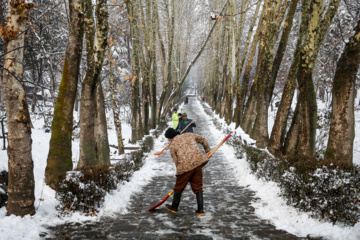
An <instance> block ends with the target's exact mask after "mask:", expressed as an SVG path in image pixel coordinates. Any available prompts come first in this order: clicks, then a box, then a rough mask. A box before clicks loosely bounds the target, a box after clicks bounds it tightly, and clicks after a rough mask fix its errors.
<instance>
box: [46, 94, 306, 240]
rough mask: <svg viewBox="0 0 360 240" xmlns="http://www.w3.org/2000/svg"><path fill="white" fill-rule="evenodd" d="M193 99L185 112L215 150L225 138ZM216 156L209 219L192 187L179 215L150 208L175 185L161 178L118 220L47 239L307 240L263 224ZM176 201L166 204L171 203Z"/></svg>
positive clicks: (210, 174)
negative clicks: (200, 212) (214, 130)
mask: <svg viewBox="0 0 360 240" xmlns="http://www.w3.org/2000/svg"><path fill="white" fill-rule="evenodd" d="M195 101H197V100H196V99H195V98H192V97H191V98H189V104H188V105H185V106H184V107H183V109H184V111H185V112H187V113H188V117H189V118H191V119H193V120H194V121H195V122H196V124H197V127H196V128H195V131H196V133H197V134H200V135H203V136H205V137H206V138H207V140H208V141H209V144H210V146H211V148H213V147H215V146H216V145H217V144H218V143H219V142H220V141H221V140H222V138H223V137H224V136H218V137H216V136H213V134H212V133H211V129H210V128H209V126H208V124H207V123H206V119H205V118H204V116H203V115H200V114H201V112H202V111H199V109H198V107H199V104H194V103H195ZM223 158H224V155H223V153H222V152H221V151H218V152H217V153H216V154H214V156H213V157H212V158H211V162H210V164H208V166H207V167H206V168H205V169H204V211H205V216H198V215H196V214H194V211H195V209H196V197H195V195H194V194H193V193H192V191H191V189H190V186H189V185H188V186H187V187H186V189H185V191H184V193H183V196H182V199H181V203H180V206H179V212H178V214H176V215H175V214H172V213H170V212H169V211H168V210H166V209H165V206H164V205H165V204H163V205H162V206H160V207H159V208H158V210H157V211H154V212H149V211H148V210H147V209H148V208H149V207H151V206H152V205H154V204H155V203H156V202H158V201H160V200H161V198H162V197H164V196H165V195H166V194H167V193H168V192H169V191H170V190H171V189H172V188H173V186H174V182H175V176H170V175H166V176H158V177H155V178H153V179H152V181H151V182H150V183H149V184H148V185H146V186H145V187H144V189H143V191H142V192H141V193H140V194H137V195H135V196H133V197H132V201H131V204H130V205H129V206H128V213H126V214H118V215H117V216H116V217H115V218H113V217H104V218H102V221H101V222H96V223H94V222H91V223H69V224H65V225H61V226H57V227H54V228H51V230H52V232H51V233H50V234H48V235H47V236H44V238H45V239H305V238H298V237H296V236H294V235H292V234H289V233H287V232H285V231H282V230H277V229H276V228H275V227H274V226H273V225H272V224H271V223H269V222H268V221H267V220H263V219H259V218H258V217H257V216H256V215H255V213H254V208H253V207H252V206H251V201H253V200H254V197H253V196H254V193H253V192H252V191H250V190H248V189H247V188H244V187H241V186H238V184H237V183H236V180H235V177H234V176H233V175H232V174H231V173H230V172H231V171H229V170H231V166H229V165H226V163H224V162H223V161H222V160H223ZM158 161H159V162H166V163H168V164H173V162H172V159H171V157H170V154H169V152H168V151H165V152H164V154H162V155H161V156H159V157H158ZM171 201H172V197H170V198H169V200H168V202H169V203H171Z"/></svg>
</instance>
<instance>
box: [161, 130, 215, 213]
mask: <svg viewBox="0 0 360 240" xmlns="http://www.w3.org/2000/svg"><path fill="white" fill-rule="evenodd" d="M165 137H166V138H168V139H169V141H171V144H170V154H171V157H172V158H173V160H174V162H175V165H176V183H175V188H174V198H173V202H172V204H171V205H170V204H166V208H167V209H168V210H170V211H171V212H173V213H177V212H178V206H179V204H180V198H181V194H182V192H183V191H184V189H185V187H186V185H187V183H188V182H190V185H191V189H192V191H193V193H194V194H196V200H197V205H198V209H197V210H196V211H195V213H196V214H198V215H204V209H203V205H204V200H203V177H202V168H203V166H204V165H205V164H206V163H207V162H208V161H209V157H211V153H210V147H209V144H208V142H207V141H206V139H205V138H204V137H202V136H199V135H197V134H195V133H186V134H182V135H179V133H178V132H177V131H176V130H175V129H173V128H169V129H168V130H166V132H165ZM197 143H201V144H202V145H203V147H204V149H205V152H206V156H205V155H204V154H203V152H202V151H201V150H200V148H199V147H198V145H197Z"/></svg>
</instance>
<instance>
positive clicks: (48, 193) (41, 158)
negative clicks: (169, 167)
mask: <svg viewBox="0 0 360 240" xmlns="http://www.w3.org/2000/svg"><path fill="white" fill-rule="evenodd" d="M109 115H110V114H109ZM32 121H33V125H34V129H32V140H33V144H32V156H33V161H34V177H35V207H36V214H35V215H34V216H25V217H24V218H21V217H17V216H14V215H11V216H6V208H5V207H3V208H0V236H1V237H0V239H40V234H41V233H42V232H46V231H47V229H46V226H52V225H57V224H61V223H65V222H81V221H97V220H99V219H100V217H101V216H104V215H112V214H113V213H115V212H121V211H125V208H126V206H127V204H128V202H129V200H130V196H131V195H132V194H134V193H136V192H137V191H139V190H140V189H141V186H143V185H145V184H146V183H147V181H148V180H149V179H151V178H152V177H153V175H154V174H155V171H151V169H152V167H153V163H152V161H153V159H152V157H151V155H153V154H151V153H150V154H149V156H150V157H148V158H147V161H146V162H145V164H144V165H143V167H142V169H141V171H138V172H135V173H134V174H133V176H132V178H131V181H130V182H125V183H124V184H123V185H121V186H119V187H118V189H117V190H116V191H113V192H111V193H110V194H108V195H107V196H106V197H105V202H104V207H103V208H102V209H100V212H99V214H98V216H97V217H90V216H84V214H81V213H74V214H72V215H71V216H66V217H60V216H58V212H57V211H56V209H55V206H56V205H58V204H59V202H58V201H57V200H56V199H55V191H54V190H53V189H51V188H50V187H48V186H47V185H46V184H45V178H44V174H45V168H46V159H47V155H48V151H49V141H50V137H51V134H50V133H45V131H44V129H43V125H44V120H43V119H38V120H37V119H36V118H35V117H33V118H32ZM108 122H109V125H110V126H111V129H108V134H109V143H110V144H114V145H117V138H116V133H115V129H114V127H113V125H112V117H111V115H110V116H109V118H108ZM122 134H123V138H124V143H125V145H126V146H129V139H130V138H131V126H130V125H129V124H126V123H122ZM161 139H162V138H161V137H160V138H159V140H158V141H157V142H156V143H155V149H160V148H162V147H163V145H162V143H161ZM137 145H138V144H135V145H132V146H137ZM115 150H116V149H114V148H111V152H112V153H114V151H115ZM72 156H73V161H74V162H77V159H78V156H79V139H75V140H74V141H73V144H72ZM111 157H112V158H116V155H112V156H111ZM7 162H8V157H7V153H6V150H5V151H4V150H0V171H1V170H7V169H8V165H7ZM170 172H171V171H170ZM115 203H116V204H115Z"/></svg>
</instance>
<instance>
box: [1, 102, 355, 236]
mask: <svg viewBox="0 0 360 240" xmlns="http://www.w3.org/2000/svg"><path fill="white" fill-rule="evenodd" d="M194 104H196V105H195V106H194V107H198V108H199V111H203V108H202V107H201V105H200V103H199V102H198V101H196V102H195V103H194ZM180 108H181V106H180ZM202 116H204V118H206V120H207V121H209V124H212V121H211V119H210V117H209V116H208V115H206V114H205V112H204V114H202ZM269 117H271V116H269ZM110 119H111V118H110ZM218 121H220V122H223V120H221V119H219V120H218ZM356 121H357V123H356V124H357V126H359V124H360V114H359V111H358V112H357V115H356ZM33 124H34V126H35V128H34V129H33V131H32V139H33V150H32V153H33V160H34V173H35V197H36V202H35V207H36V209H37V210H36V214H35V215H34V216H26V217H24V218H21V217H16V216H13V215H12V216H6V209H5V208H4V207H3V208H1V209H0V236H1V239H39V238H40V237H39V234H40V233H41V232H45V231H47V230H46V228H45V227H46V226H49V225H56V224H61V223H65V222H79V221H97V220H99V219H100V217H102V216H109V215H113V214H114V213H126V206H127V205H128V204H129V201H130V198H131V196H132V195H133V194H136V193H137V192H140V191H141V189H142V187H143V186H145V185H146V184H147V183H148V182H149V181H150V180H151V179H152V178H153V177H154V176H156V175H158V174H160V173H159V169H161V168H162V169H163V170H164V169H166V171H161V174H164V173H166V174H171V175H174V168H172V166H168V165H164V166H159V162H157V161H156V157H154V155H153V153H154V152H156V151H158V150H159V149H162V148H163V146H164V142H165V139H164V137H163V136H160V137H159V138H158V139H157V140H156V141H155V145H154V151H152V152H150V153H149V154H148V157H147V159H146V161H145V163H144V165H143V166H142V168H141V169H140V170H139V171H137V172H135V173H134V175H133V176H132V177H131V179H130V181H129V182H125V183H123V184H120V185H119V187H118V189H117V190H115V191H113V192H111V193H110V194H108V195H107V196H106V198H105V202H104V207H103V208H102V209H100V212H99V214H98V216H96V217H86V216H84V215H83V214H79V213H75V214H73V215H72V216H68V217H59V216H58V213H57V211H56V210H55V206H56V205H57V204H58V201H57V200H56V199H55V191H54V190H52V189H51V188H49V187H48V186H47V185H45V184H44V172H45V167H46V158H47V154H48V149H49V140H50V133H45V132H44V130H43V129H42V126H43V122H42V120H36V121H34V122H33ZM270 124H271V123H270V120H269V125H270ZM169 125H170V123H169ZM223 126H226V124H225V122H223ZM229 128H230V129H231V130H232V131H236V133H237V134H239V135H241V136H242V138H243V139H246V140H247V142H248V143H250V142H252V141H253V140H251V139H250V138H249V137H248V136H247V135H246V134H245V133H244V132H243V131H242V130H241V129H236V130H235V129H234V124H231V125H230V126H229ZM213 129H214V131H213V132H212V133H211V134H213V135H219V134H220V135H223V132H222V131H219V130H216V128H215V127H214V128H213ZM358 129H359V127H358V128H356V139H355V145H354V162H356V163H357V164H360V160H359V158H360V151H359V150H360V130H358ZM122 130H123V137H124V138H125V143H127V142H128V139H129V138H130V136H131V128H130V126H129V125H127V124H123V125H122ZM109 141H110V144H115V145H116V135H115V131H114V128H112V129H110V130H109ZM113 150H114V149H112V151H113ZM219 151H223V152H224V153H226V154H224V155H226V156H227V157H226V161H227V162H228V164H231V165H233V166H236V167H235V170H234V171H235V172H234V174H235V175H236V176H237V181H238V184H239V185H241V186H245V187H248V188H249V189H251V190H253V191H254V192H256V197H258V198H259V200H257V201H256V202H254V203H253V206H254V208H255V213H256V214H257V215H258V216H259V217H261V218H263V219H268V220H270V221H271V222H272V223H273V224H274V225H275V226H276V227H277V228H279V229H283V230H285V231H288V232H290V233H293V234H295V235H297V236H301V237H306V236H307V235H312V236H322V237H324V238H326V239H349V240H355V239H360V223H358V224H357V225H355V226H354V227H340V226H333V225H332V224H331V223H326V222H322V221H318V220H314V219H311V218H310V217H309V215H308V214H306V213H300V212H299V211H297V210H296V209H295V208H293V207H289V206H287V205H286V204H285V200H284V199H282V198H280V197H279V196H278V193H279V192H280V190H279V188H278V187H277V186H276V184H275V183H274V182H263V181H261V180H258V179H256V178H255V177H254V176H253V175H252V174H251V171H250V168H249V165H248V163H247V162H246V160H245V159H240V160H239V159H237V158H236V157H235V155H234V153H235V152H234V149H233V148H232V147H231V146H229V145H223V146H222V147H221V148H220V149H219ZM78 155H79V141H78V140H75V141H74V142H73V158H74V159H75V158H77V157H78ZM4 169H7V155H6V151H3V150H0V171H1V170H4ZM40 199H41V201H40Z"/></svg>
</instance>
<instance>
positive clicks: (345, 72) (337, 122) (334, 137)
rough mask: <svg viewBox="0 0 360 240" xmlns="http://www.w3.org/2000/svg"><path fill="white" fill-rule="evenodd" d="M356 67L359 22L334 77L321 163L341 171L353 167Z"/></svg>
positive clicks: (359, 54)
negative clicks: (326, 137)
mask: <svg viewBox="0 0 360 240" xmlns="http://www.w3.org/2000/svg"><path fill="white" fill-rule="evenodd" d="M359 65H360V21H359V20H358V23H357V26H356V28H355V34H354V35H353V36H352V37H351V39H350V40H349V42H348V43H347V44H346V47H345V50H344V52H343V54H342V55H341V57H340V59H339V61H338V64H337V67H336V73H335V77H334V83H333V94H332V96H333V97H332V113H331V125H330V134H329V140H328V146H327V149H326V152H325V161H326V162H328V163H333V164H334V165H335V166H340V167H343V168H352V167H353V146H354V138H355V117H354V104H355V102H354V101H355V91H356V90H355V81H356V74H357V71H358V69H359Z"/></svg>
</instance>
